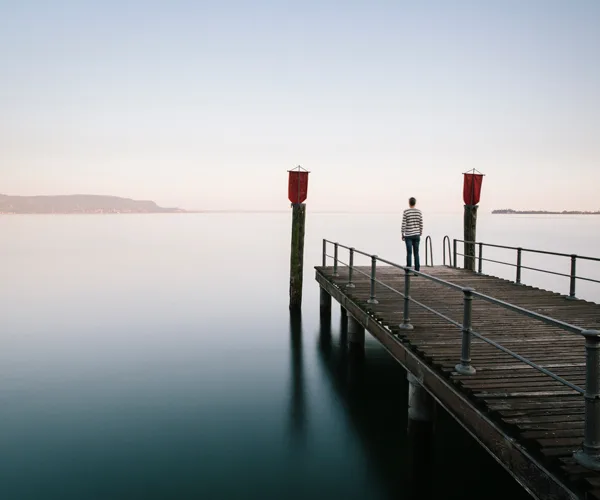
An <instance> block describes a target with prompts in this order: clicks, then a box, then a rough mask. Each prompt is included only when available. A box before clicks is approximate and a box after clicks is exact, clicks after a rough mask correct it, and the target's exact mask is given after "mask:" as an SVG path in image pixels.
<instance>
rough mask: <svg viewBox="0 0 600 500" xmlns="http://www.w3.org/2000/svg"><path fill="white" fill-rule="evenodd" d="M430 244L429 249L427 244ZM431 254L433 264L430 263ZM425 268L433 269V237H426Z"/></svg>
mask: <svg viewBox="0 0 600 500" xmlns="http://www.w3.org/2000/svg"><path fill="white" fill-rule="evenodd" d="M428 242H429V247H428V246H427V243H428ZM430 254H431V264H430V263H429V255H430ZM425 266H432V267H433V245H432V244H431V236H429V235H428V236H426V237H425Z"/></svg>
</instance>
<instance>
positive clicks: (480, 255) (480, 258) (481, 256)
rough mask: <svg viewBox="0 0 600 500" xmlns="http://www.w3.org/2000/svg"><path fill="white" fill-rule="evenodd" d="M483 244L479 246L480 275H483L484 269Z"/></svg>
mask: <svg viewBox="0 0 600 500" xmlns="http://www.w3.org/2000/svg"><path fill="white" fill-rule="evenodd" d="M482 254H483V243H480V244H479V265H478V269H477V272H478V273H479V274H481V273H482V269H483V255H482Z"/></svg>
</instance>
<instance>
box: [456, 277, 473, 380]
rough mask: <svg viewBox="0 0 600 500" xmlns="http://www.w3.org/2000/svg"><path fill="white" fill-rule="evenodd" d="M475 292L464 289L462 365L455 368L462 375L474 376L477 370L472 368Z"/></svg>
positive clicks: (470, 289)
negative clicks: (472, 324)
mask: <svg viewBox="0 0 600 500" xmlns="http://www.w3.org/2000/svg"><path fill="white" fill-rule="evenodd" d="M473 292H474V290H473V289H472V288H463V294H464V298H463V303H464V313H463V328H462V348H461V354H460V363H459V364H458V365H456V366H455V370H456V371H457V372H458V373H460V374H461V375H474V374H475V371H476V370H475V368H473V367H472V366H471V322H472V317H473Z"/></svg>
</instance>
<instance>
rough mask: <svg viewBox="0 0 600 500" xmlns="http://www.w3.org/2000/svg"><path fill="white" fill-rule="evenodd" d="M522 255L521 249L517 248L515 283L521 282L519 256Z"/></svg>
mask: <svg viewBox="0 0 600 500" xmlns="http://www.w3.org/2000/svg"><path fill="white" fill-rule="evenodd" d="M522 257H523V249H522V248H517V284H519V285H520V284H521V258H522Z"/></svg>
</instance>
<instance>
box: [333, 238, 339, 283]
mask: <svg viewBox="0 0 600 500" xmlns="http://www.w3.org/2000/svg"><path fill="white" fill-rule="evenodd" d="M337 269H338V244H337V243H334V244H333V275H334V276H339V274H338V271H337Z"/></svg>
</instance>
